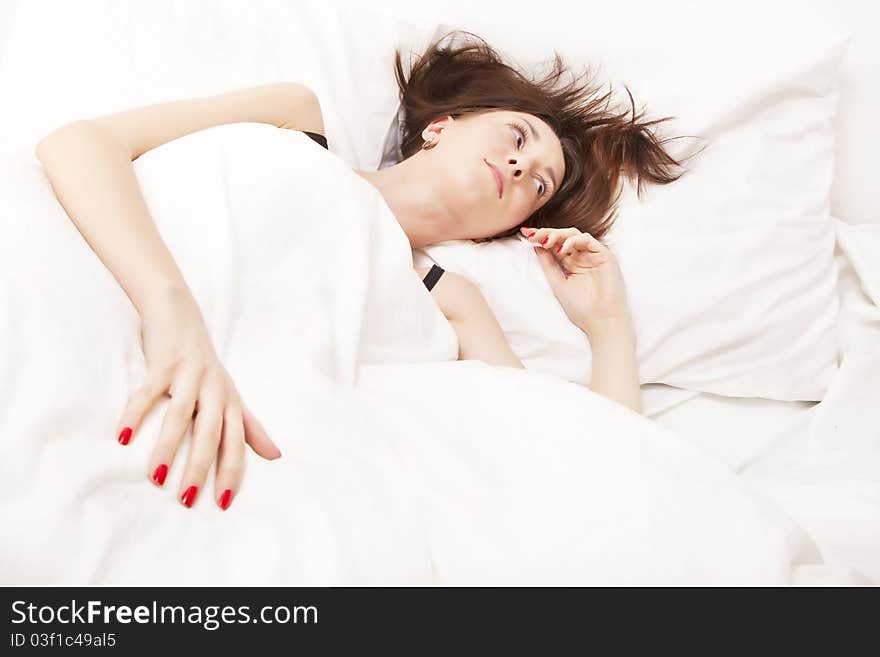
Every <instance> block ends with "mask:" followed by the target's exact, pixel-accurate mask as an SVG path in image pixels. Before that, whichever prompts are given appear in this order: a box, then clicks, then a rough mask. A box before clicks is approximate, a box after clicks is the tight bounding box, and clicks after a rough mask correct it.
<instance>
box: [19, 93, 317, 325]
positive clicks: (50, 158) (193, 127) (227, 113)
mask: <svg viewBox="0 0 880 657" xmlns="http://www.w3.org/2000/svg"><path fill="white" fill-rule="evenodd" d="M238 122H257V123H269V124H273V125H276V126H278V127H282V126H283V127H290V128H295V129H298V130H309V131H312V132H319V133H321V134H323V131H324V129H323V121H322V120H321V111H320V105H319V103H318V100H317V98H316V97H315V95H314V94H313V93H312V92H311V91H310V90H309V89H308V88H307V87H305V86H302V85H298V84H295V83H278V84H271V85H261V86H258V87H249V88H247V89H242V90H236V91H232V92H229V93H225V94H221V95H219V96H210V97H205V98H195V99H186V100H179V101H171V102H167V103H160V104H158V105H149V106H146V107H139V108H135V109H132V110H127V111H125V112H118V113H115V114H110V115H107V116H102V117H98V118H95V119H88V120H81V121H75V122H73V123H70V124H67V125H65V126H62V127H61V128H59V129H57V130H55V131H54V132H52V133H50V134H49V135H47V136H46V137H45V138H44V139H43V140H42V141H40V143H39V144H38V145H37V148H36V155H37V158H38V159H39V160H40V161H41V162H42V164H43V168H44V170H45V172H46V175H47V176H48V178H49V181H50V182H51V184H52V188H53V190H54V191H55V195H56V196H57V197H58V200H59V202H60V203H61V205H62V206H63V207H64V209H65V211H66V212H67V214H68V216H69V217H70V219H71V220H72V221H73V223H74V224H75V225H76V227H77V229H78V230H79V232H80V233H81V234H82V236H83V238H85V240H86V242H88V244H89V246H90V247H91V248H92V250H93V251H94V252H95V253H96V254H97V256H98V257H99V258H100V259H101V261H102V262H103V263H104V265H105V266H106V267H107V269H109V270H110V272H111V273H112V274H113V276H114V277H115V278H116V280H117V281H118V282H119V284H120V285H121V286H122V288H123V289H124V290H125V292H126V293H127V294H128V296H129V298H130V299H131V301H132V303H133V304H134V306H135V308H136V309H137V310H138V313H139V314H141V316H143V313H144V312H145V311H147V310H148V308H150V307H152V306H155V305H156V304H161V303H162V302H163V301H164V299H165V298H167V297H168V296H169V295H170V296H172V297H175V298H176V297H181V296H183V297H188V296H190V292H189V289H188V288H187V285H186V283H185V281H184V280H183V277H182V275H181V273H180V270H179V269H178V267H177V265H176V263H175V262H174V259H173V258H172V256H171V253H170V252H169V251H168V249H167V247H166V246H165V244H164V242H163V241H162V239H161V237H160V235H159V232H158V230H157V229H156V225H155V222H154V221H153V218H152V217H151V216H150V214H149V210H148V209H147V205H146V202H145V200H144V198H143V195H142V194H141V190H140V187H139V186H138V183H137V178H136V177H135V174H134V168H133V166H132V161H133V160H135V159H137V158H138V157H139V156H140V155H142V154H143V153H145V152H147V151H149V150H151V149H153V148H156V147H157V146H160V145H161V144H164V143H166V142H168V141H171V140H173V139H177V138H179V137H182V136H184V135H187V134H190V133H192V132H196V131H198V130H203V129H205V128H209V127H212V126H216V125H222V124H226V123H238Z"/></svg>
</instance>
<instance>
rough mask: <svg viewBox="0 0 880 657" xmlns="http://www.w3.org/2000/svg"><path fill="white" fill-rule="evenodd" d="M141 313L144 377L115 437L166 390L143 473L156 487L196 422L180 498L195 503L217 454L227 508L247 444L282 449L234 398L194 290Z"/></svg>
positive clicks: (262, 450) (219, 490)
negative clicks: (165, 404) (165, 407)
mask: <svg viewBox="0 0 880 657" xmlns="http://www.w3.org/2000/svg"><path fill="white" fill-rule="evenodd" d="M141 316H142V321H141V341H142V344H143V350H144V357H145V360H146V365H147V372H146V379H145V381H144V384H143V386H142V387H141V388H140V389H138V390H136V391H135V392H134V393H133V394H132V395H131V397H130V398H129V400H128V403H127V405H126V408H125V411H124V412H123V414H122V418H121V421H120V424H119V426H118V427H117V429H119V430H120V432H119V433H118V436H119V438H118V440H119V442H120V443H122V444H123V445H125V444H127V443H128V441H129V440H130V439H131V436H132V434H134V433H137V430H138V428H139V427H140V424H141V422H142V421H143V418H144V416H145V415H146V414H147V413H148V412H149V410H150V409H151V408H152V407H153V405H154V404H155V403H156V401H157V400H158V399H159V398H160V397H161V396H162V395H163V394H164V395H166V396H168V397H171V403H170V405H169V407H168V410H167V412H166V413H165V418H164V419H163V421H162V428H161V430H160V433H159V441H158V442H157V443H156V446H155V448H154V449H153V455H152V458H151V459H150V464H149V468H148V472H147V475H148V476H149V478H150V480H151V481H152V482H153V483H154V484H156V485H158V486H161V485H162V484H163V483H164V482H165V477H166V475H167V474H168V469H169V468H170V467H171V465H172V463H173V462H174V457H175V455H176V453H177V448H178V446H179V445H180V441H181V439H182V438H183V435H184V434H185V433H186V430H187V429H188V427H189V424H190V422H193V421H194V427H193V434H192V441H191V443H190V447H189V455H188V457H187V463H186V469H185V470H184V473H183V477H182V479H181V484H180V490H179V491H178V498H179V499H180V501H181V502H182V503H183V504H184V505H185V506H187V507H190V506H192V505H193V503H194V502H195V498H196V496H197V495H198V492H199V490H200V489H202V488H203V487H204V484H205V479H206V478H207V476H208V471H209V469H210V468H211V465H212V464H213V463H214V460H215V458H216V459H217V471H216V476H215V482H214V499H215V500H216V501H217V504H218V505H219V506H220V507H221V508H222V509H224V510H225V509H226V508H227V507H228V506H229V504H230V503H231V501H232V498H233V497H234V496H235V494H236V492H237V491H238V489H239V486H240V484H241V479H242V473H243V468H244V445H245V443H248V444H249V445H250V446H251V448H252V449H253V450H254V451H255V452H256V453H257V454H259V455H260V456H262V457H263V458H266V459H275V458H278V457H279V456H281V452H280V451H279V450H278V447H276V445H275V443H273V442H272V440H270V438H269V436H268V435H267V434H266V431H265V429H264V428H263V427H262V425H261V424H260V423H259V422H258V421H257V419H256V418H255V417H254V416H253V415H252V414H251V413H250V411H248V409H247V407H246V406H245V405H244V403H243V402H242V400H241V397H239V395H238V391H237V390H236V389H235V386H234V385H233V383H232V381H231V379H230V378H229V374H228V373H227V372H226V370H225V369H224V367H223V366H222V365H221V363H220V361H219V359H218V357H217V354H216V352H215V351H214V346H213V344H212V343H211V338H210V336H209V335H208V331H207V329H206V327H205V324H204V319H203V317H202V315H201V312H200V311H199V308H198V306H197V305H196V303H195V301H194V300H193V299H192V297H191V296H188V295H184V294H177V295H175V296H173V297H170V296H169V297H166V298H163V299H162V301H161V303H156V304H154V305H152V306H150V308H149V309H147V310H145V311H143V312H142V314H141ZM193 418H195V420H193Z"/></svg>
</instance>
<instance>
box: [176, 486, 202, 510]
mask: <svg viewBox="0 0 880 657" xmlns="http://www.w3.org/2000/svg"><path fill="white" fill-rule="evenodd" d="M198 492H199V487H198V486H190V487H189V488H187V489H186V492H185V493H184V494H183V495H181V496H180V501H181V502H183V505H184V506H185V507H191V506H192V505H193V502H195V501H196V493H198Z"/></svg>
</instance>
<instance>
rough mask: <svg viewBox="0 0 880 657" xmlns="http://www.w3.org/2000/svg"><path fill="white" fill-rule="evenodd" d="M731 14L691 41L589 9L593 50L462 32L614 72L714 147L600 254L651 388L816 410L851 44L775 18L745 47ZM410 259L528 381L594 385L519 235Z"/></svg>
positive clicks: (493, 29)
mask: <svg viewBox="0 0 880 657" xmlns="http://www.w3.org/2000/svg"><path fill="white" fill-rule="evenodd" d="M728 8H729V9H731V11H730V13H729V14H725V16H724V21H723V23H722V22H717V24H713V23H712V22H711V20H708V18H707V20H706V22H705V23H703V24H700V22H699V19H700V17H701V16H700V12H703V17H705V16H706V15H711V12H710V10H709V9H708V8H706V9H700V8H699V7H698V6H692V5H688V9H689V11H690V10H692V11H694V12H696V14H697V15H696V17H694V16H690V18H691V19H692V20H693V22H694V23H696V24H698V25H700V27H701V28H708V29H702V30H697V31H695V32H694V33H692V34H689V35H688V36H689V41H688V42H681V41H679V42H676V40H675V39H673V38H671V37H670V35H669V34H668V33H667V32H663V31H662V30H659V29H658V25H657V24H656V23H652V22H651V21H649V20H647V19H645V18H644V17H642V18H641V19H634V20H633V21H628V22H626V24H625V26H621V25H618V24H616V23H614V21H613V20H611V18H612V16H613V15H614V12H615V11H616V10H614V9H612V8H606V9H604V10H601V11H599V10H598V9H597V8H596V7H591V11H592V10H594V9H595V10H596V11H597V12H598V13H597V14H596V16H595V21H592V22H591V23H590V24H589V25H582V28H583V29H581V30H580V31H579V32H578V34H579V38H580V42H579V41H576V40H575V37H576V36H577V35H574V34H571V28H570V27H568V28H566V27H565V26H560V27H559V29H558V30H557V31H555V32H554V34H553V36H554V38H553V39H550V38H547V39H544V40H542V39H541V38H534V36H533V38H531V39H523V40H522V41H517V38H518V37H520V36H522V34H523V32H522V31H521V30H522V28H517V27H516V26H515V25H511V24H510V23H508V22H506V21H500V22H498V23H497V24H491V23H489V22H484V23H478V22H476V21H470V22H468V21H462V22H461V23H458V24H459V25H460V26H462V27H464V28H466V29H469V30H471V31H474V32H475V33H477V34H479V35H481V36H483V37H484V38H486V40H487V41H488V42H489V43H490V44H491V45H493V46H495V47H496V48H497V49H499V50H500V51H501V52H502V53H504V54H506V55H507V56H508V57H509V58H513V59H514V60H515V61H518V62H519V63H520V64H521V65H528V62H536V61H539V55H540V54H541V53H543V55H542V56H543V58H544V59H546V57H547V56H548V54H551V53H552V50H553V49H554V48H555V49H556V50H558V51H560V54H562V55H563V56H565V57H566V61H567V62H568V63H569V64H570V65H572V66H573V67H574V68H576V69H577V68H579V67H580V65H581V64H584V63H587V62H590V63H596V62H597V61H599V60H600V59H601V60H602V63H603V69H604V70H603V79H605V80H608V81H609V82H612V83H614V82H616V81H617V80H619V79H620V78H621V77H623V79H624V81H625V82H626V84H628V86H629V88H630V90H631V91H632V92H633V95H634V96H635V98H636V104H637V107H639V108H641V107H642V106H643V105H645V104H647V106H648V110H649V113H648V118H659V117H663V116H669V115H672V116H676V117H678V120H677V121H670V122H667V123H665V124H662V126H661V136H666V135H668V134H677V135H699V136H702V137H704V138H706V139H708V140H709V147H708V149H707V150H706V151H705V152H704V153H703V154H702V155H700V156H699V157H697V158H695V159H694V160H692V161H691V162H690V163H689V164H688V168H689V170H690V172H689V173H688V174H686V175H685V176H684V177H683V178H681V179H680V180H679V181H677V182H675V183H673V184H671V185H668V186H652V187H648V188H647V190H646V193H645V194H643V198H642V200H641V201H639V200H638V199H637V198H636V195H635V193H634V191H633V190H632V189H631V188H629V187H627V188H625V190H624V194H623V196H622V198H621V202H620V211H619V218H618V221H617V223H616V225H615V227H614V229H613V230H612V232H611V233H610V234H609V235H608V236H607V237H606V240H605V241H606V243H607V244H608V245H609V246H610V247H611V248H612V249H613V250H614V251H615V253H616V254H617V255H618V258H619V260H620V263H621V268H622V271H623V274H624V278H625V280H626V284H627V290H628V295H629V301H630V306H631V309H632V313H633V317H634V320H635V323H636V332H637V338H638V356H639V363H640V375H641V381H642V383H649V382H656V383H664V384H668V385H671V386H677V387H681V388H686V389H690V390H696V391H705V392H710V393H714V394H719V395H729V396H735V397H766V398H771V399H779V400H805V401H817V400H821V399H822V397H823V395H824V393H825V390H826V389H827V387H828V385H829V382H830V381H831V379H832V378H833V376H834V375H835V373H836V371H837V365H838V363H837V361H838V344H837V337H836V333H835V322H836V317H837V313H838V306H839V300H838V295H837V289H836V281H837V269H836V266H835V263H834V259H833V251H834V231H833V225H832V223H831V217H830V212H829V206H830V202H829V196H830V188H831V183H832V178H833V172H834V133H833V129H832V120H833V118H834V114H835V111H836V107H837V101H838V89H837V79H836V73H837V67H838V65H839V63H840V60H841V58H842V56H843V53H844V52H845V49H846V46H847V45H848V43H849V36H848V34H846V33H845V32H841V31H840V30H839V29H837V28H836V27H833V26H829V27H826V26H823V25H820V24H819V21H815V22H811V29H810V30H802V31H798V30H790V29H779V28H778V24H777V23H774V22H773V20H772V16H773V13H772V9H768V12H770V13H767V14H766V15H765V16H764V18H763V19H762V23H761V24H760V25H758V26H754V29H749V30H748V34H749V39H748V47H747V48H746V47H743V44H742V42H741V36H742V34H744V33H746V32H745V30H746V28H751V27H753V25H752V23H754V16H753V15H751V14H749V15H746V13H745V12H742V11H739V12H738V11H737V10H735V9H733V8H732V7H728ZM603 12H604V13H603ZM678 18H679V17H678V16H676V17H672V18H671V19H670V20H677V19H678ZM781 18H782V17H780V19H781ZM599 26H601V28H602V29H599ZM623 27H625V28H626V30H628V32H627V34H629V37H628V38H627V39H626V40H625V42H624V41H623V40H622V36H623V33H622V32H621V30H622V29H623ZM799 27H800V26H799ZM740 28H742V30H743V31H740ZM518 30H519V31H518ZM529 30H531V33H532V35H534V34H539V35H540V34H541V31H540V27H538V26H535V25H532V24H530V25H529ZM566 30H568V32H566ZM567 34H568V35H570V36H569V38H568V39H567V38H566V35H567ZM617 38H621V41H620V43H616V41H615V39H617ZM581 42H584V43H589V44H590V47H591V48H593V50H591V51H589V52H588V51H586V50H585V48H584V47H583V46H581V45H580V43H581ZM660 48H662V52H663V56H662V57H657V56H656V52H657V50H658V49H660ZM652 49H653V51H652ZM697 53H698V56H695V55H696V54H697ZM609 63H611V65H609ZM609 71H610V72H609ZM614 86H615V88H616V89H618V90H620V89H621V88H622V87H621V84H619V83H617V84H614ZM618 97H621V94H618ZM640 98H642V99H647V100H640ZM622 99H627V97H626V94H625V92H623V93H622ZM627 106H628V102H627ZM696 145H699V144H696ZM694 146H695V144H694V142H693V141H692V140H679V141H676V142H670V144H669V149H670V151H671V152H672V153H673V155H674V156H681V155H683V154H685V153H686V152H688V150H689V149H690V148H693V147H694ZM414 259H415V263H416V265H417V266H419V265H424V264H426V263H428V262H430V261H434V262H436V263H437V264H439V265H441V266H442V267H444V268H446V269H448V270H450V271H455V272H458V273H461V274H462V275H464V276H466V277H468V278H470V279H471V280H473V281H474V282H475V283H476V284H477V285H478V286H479V287H480V288H481V290H482V291H483V293H484V294H485V295H486V297H487V300H488V302H489V304H490V306H491V307H492V308H493V310H494V311H495V312H496V315H497V316H498V319H499V322H500V323H501V325H502V328H504V330H505V332H506V334H507V336H508V339H509V340H510V342H511V345H512V347H513V349H514V351H515V352H516V353H517V354H518V355H519V356H520V358H521V359H522V360H523V361H524V363H525V365H526V367H534V368H537V369H543V370H545V371H548V372H551V373H555V374H557V375H559V376H562V377H564V378H566V379H568V380H571V381H576V382H579V383H585V384H586V383H588V382H589V373H590V366H591V358H590V354H589V343H588V341H587V339H586V337H585V336H584V335H583V334H582V333H580V332H579V331H578V330H577V329H576V328H575V327H573V326H571V324H570V323H568V321H567V318H566V316H565V315H564V312H563V311H562V309H561V307H560V306H559V304H558V302H556V301H555V297H553V295H552V291H551V289H550V287H549V284H547V282H546V280H545V276H544V274H543V272H542V270H541V269H540V266H539V265H538V263H537V259H536V256H535V254H534V253H533V252H532V251H531V249H530V247H528V246H527V245H524V244H523V245H521V244H520V238H519V237H512V238H506V239H504V240H497V241H495V242H489V243H483V244H476V243H472V242H470V241H453V242H446V243H443V244H438V245H433V246H430V247H427V248H425V249H424V250H423V251H422V252H419V251H416V252H414Z"/></svg>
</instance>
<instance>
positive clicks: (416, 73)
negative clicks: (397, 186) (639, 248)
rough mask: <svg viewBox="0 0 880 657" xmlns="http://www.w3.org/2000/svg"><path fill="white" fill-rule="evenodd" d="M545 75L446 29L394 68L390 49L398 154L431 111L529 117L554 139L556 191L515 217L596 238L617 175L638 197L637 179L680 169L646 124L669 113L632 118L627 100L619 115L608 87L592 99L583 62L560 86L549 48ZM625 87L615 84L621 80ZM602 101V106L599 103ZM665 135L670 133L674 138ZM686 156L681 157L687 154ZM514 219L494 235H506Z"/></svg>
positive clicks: (560, 64)
mask: <svg viewBox="0 0 880 657" xmlns="http://www.w3.org/2000/svg"><path fill="white" fill-rule="evenodd" d="M458 35H466V36H469V37H472V38H473V39H475V42H472V43H468V42H467V41H466V40H465V42H464V43H462V44H461V45H454V44H450V45H446V46H444V45H441V44H442V42H443V41H444V40H445V39H446V38H447V37H449V36H452V37H453V39H454V38H455V37H457V36H458ZM554 55H555V56H554V60H553V63H552V66H551V70H550V72H549V73H548V74H547V75H546V76H545V77H544V78H542V79H538V80H531V79H529V78H527V77H526V76H525V75H524V74H522V73H520V72H519V71H517V70H516V69H514V68H513V67H512V66H510V65H508V64H506V63H504V61H503V60H502V58H501V57H500V56H499V54H498V53H497V52H496V51H495V50H494V49H493V48H491V47H490V46H489V45H488V44H487V43H486V42H485V41H484V40H483V39H481V38H480V37H478V36H476V35H474V34H471V33H470V32H465V31H462V30H455V31H453V32H449V33H447V34H446V35H444V37H442V38H441V39H440V40H438V41H437V42H435V43H434V44H432V45H431V46H429V47H428V48H427V49H426V51H425V52H424V53H423V54H422V55H421V57H419V58H418V59H417V61H416V62H415V64H411V70H410V72H409V76H408V77H407V75H406V74H405V73H404V70H403V66H402V64H401V57H400V51H399V50H395V53H394V68H395V70H394V73H395V77H396V79H397V86H398V89H399V92H400V102H401V107H402V110H403V117H404V118H403V125H402V126H401V153H402V155H403V157H404V158H407V157H410V156H411V155H413V154H414V153H416V152H417V151H418V150H419V149H420V148H421V146H422V142H423V140H422V137H421V132H422V130H423V129H424V128H425V127H426V126H427V125H428V124H429V123H430V122H431V121H434V120H436V119H437V118H440V117H443V116H452V117H453V118H457V117H459V116H462V115H467V114H472V113H479V112H485V111H488V110H510V111H517V112H524V113H528V114H532V115H534V116H537V117H539V118H540V119H542V120H543V121H545V122H546V123H547V124H548V125H549V126H550V127H551V128H552V129H553V131H554V132H555V133H556V135H557V137H558V138H559V140H560V142H561V144H562V152H563V157H564V161H565V176H564V177H563V181H562V183H561V184H560V185H559V189H558V190H557V191H556V193H555V194H553V196H552V197H551V198H550V200H549V201H547V203H545V204H544V205H543V206H542V207H541V208H539V209H538V210H537V211H536V212H534V213H533V214H532V215H531V216H530V217H529V218H528V219H527V220H526V221H525V222H523V224H521V225H528V226H533V227H536V228H567V227H569V226H574V227H576V228H578V229H579V230H581V231H582V232H588V233H590V234H591V235H592V236H593V237H595V238H596V239H600V240H601V239H602V238H603V237H604V236H605V234H606V233H607V232H608V231H609V230H610V229H611V226H612V224H613V223H614V220H615V218H616V215H617V204H618V201H619V199H620V194H621V192H622V191H623V190H622V187H621V185H620V182H621V181H620V174H621V173H623V174H624V175H626V177H627V178H628V179H629V180H630V182H632V181H633V180H636V181H637V194H638V196H639V198H641V193H642V187H643V184H644V181H646V180H647V181H649V182H652V183H658V184H664V185H665V184H667V183H671V182H673V181H675V180H678V179H679V178H680V177H681V176H682V175H683V173H684V171H681V172H675V171H674V170H673V167H680V166H681V162H679V161H677V160H675V159H674V158H673V157H672V156H670V155H669V153H667V152H666V151H665V150H664V148H663V144H664V143H666V142H667V141H670V139H666V140H663V141H658V140H657V138H656V136H655V135H654V133H653V132H652V131H650V130H648V128H649V127H650V126H652V125H654V124H657V123H662V122H663V121H668V120H670V119H672V118H675V117H665V118H662V119H657V120H654V121H646V122H641V123H640V122H639V119H641V118H642V117H643V114H638V115H636V111H635V102H634V101H633V97H632V93H630V91H629V87H627V88H626V90H627V93H628V94H629V98H630V102H631V103H632V104H633V108H632V118H629V115H630V110H626V111H624V112H622V113H620V114H615V113H613V112H609V111H608V99H609V98H610V96H611V94H612V92H611V91H610V90H609V92H608V93H607V94H605V95H604V96H601V97H598V92H599V90H600V88H601V85H595V86H592V85H591V82H592V78H593V76H588V73H589V72H590V69H589V67H587V68H586V70H585V72H584V74H583V76H582V77H588V79H587V80H586V81H584V82H581V80H580V79H579V78H577V77H575V78H574V79H572V80H571V81H570V82H569V83H568V84H565V85H559V84H558V83H559V80H560V78H561V77H562V76H563V74H564V73H566V72H568V68H567V67H566V65H565V63H564V61H563V59H562V57H560V55H559V53H558V52H554ZM624 86H625V85H624ZM603 104H604V106H603ZM674 139H680V137H675V138H674ZM693 155H694V154H692V155H690V156H688V157H692V156H693ZM519 228H520V226H516V227H514V228H512V229H511V230H509V231H506V232H504V233H501V234H499V235H496V236H495V237H506V236H508V235H513V234H515V233H516V232H517V231H518V230H519Z"/></svg>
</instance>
